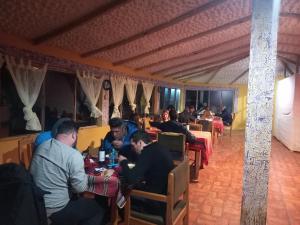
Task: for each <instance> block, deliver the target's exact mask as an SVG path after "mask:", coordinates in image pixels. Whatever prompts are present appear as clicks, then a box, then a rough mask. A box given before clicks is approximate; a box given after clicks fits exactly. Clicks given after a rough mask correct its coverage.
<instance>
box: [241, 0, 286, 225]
mask: <svg viewBox="0 0 300 225" xmlns="http://www.w3.org/2000/svg"><path fill="white" fill-rule="evenodd" d="M279 8H280V0H263V1H262V0H253V10H252V27H251V44H250V63H249V79H248V98H247V125H246V137H245V155H244V177H243V198H242V211H241V225H253V224H255V225H262V224H266V217H267V196H268V179H269V160H270V152H271V131H272V113H273V95H274V80H275V66H276V50H277V30H278V19H279Z"/></svg>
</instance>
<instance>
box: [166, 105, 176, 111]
mask: <svg viewBox="0 0 300 225" xmlns="http://www.w3.org/2000/svg"><path fill="white" fill-rule="evenodd" d="M167 110H168V111H169V112H170V111H171V110H175V107H174V105H169V106H168V107H167Z"/></svg>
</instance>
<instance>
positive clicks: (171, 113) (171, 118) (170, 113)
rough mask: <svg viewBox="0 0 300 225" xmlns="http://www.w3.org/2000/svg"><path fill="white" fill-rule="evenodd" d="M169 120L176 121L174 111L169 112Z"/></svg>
mask: <svg viewBox="0 0 300 225" xmlns="http://www.w3.org/2000/svg"><path fill="white" fill-rule="evenodd" d="M169 116H170V120H177V112H176V111H175V110H171V111H170V112H169Z"/></svg>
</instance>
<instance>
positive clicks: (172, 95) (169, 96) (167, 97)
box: [159, 87, 180, 110]
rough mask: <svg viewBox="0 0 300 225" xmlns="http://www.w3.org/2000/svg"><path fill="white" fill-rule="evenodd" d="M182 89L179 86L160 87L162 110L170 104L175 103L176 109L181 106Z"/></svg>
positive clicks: (160, 106)
mask: <svg viewBox="0 0 300 225" xmlns="http://www.w3.org/2000/svg"><path fill="white" fill-rule="evenodd" d="M179 99H180V89H178V88H167V87H161V88H160V104H159V108H160V109H161V110H163V109H166V108H167V107H168V106H169V105H173V106H174V107H175V109H176V110H178V108H179Z"/></svg>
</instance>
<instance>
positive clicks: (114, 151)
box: [108, 148, 116, 168]
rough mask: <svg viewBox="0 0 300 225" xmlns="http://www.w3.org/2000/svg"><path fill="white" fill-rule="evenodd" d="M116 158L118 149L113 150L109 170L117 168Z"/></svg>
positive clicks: (110, 155)
mask: <svg viewBox="0 0 300 225" xmlns="http://www.w3.org/2000/svg"><path fill="white" fill-rule="evenodd" d="M115 158H116V149H115V148H112V150H111V153H110V154H109V164H108V167H109V168H113V167H114V166H115Z"/></svg>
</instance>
